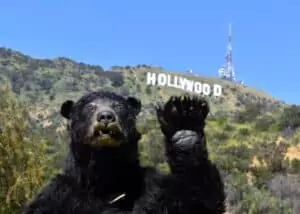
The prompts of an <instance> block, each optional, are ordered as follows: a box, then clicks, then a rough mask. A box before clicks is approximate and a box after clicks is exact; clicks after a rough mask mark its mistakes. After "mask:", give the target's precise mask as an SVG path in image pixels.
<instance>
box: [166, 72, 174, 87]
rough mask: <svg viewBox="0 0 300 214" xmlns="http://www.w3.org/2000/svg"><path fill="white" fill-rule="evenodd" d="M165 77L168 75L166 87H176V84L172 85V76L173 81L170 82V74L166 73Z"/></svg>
mask: <svg viewBox="0 0 300 214" xmlns="http://www.w3.org/2000/svg"><path fill="white" fill-rule="evenodd" d="M167 77H168V82H167V86H168V87H176V86H174V78H173V83H172V82H171V79H172V76H171V75H170V74H168V75H167Z"/></svg>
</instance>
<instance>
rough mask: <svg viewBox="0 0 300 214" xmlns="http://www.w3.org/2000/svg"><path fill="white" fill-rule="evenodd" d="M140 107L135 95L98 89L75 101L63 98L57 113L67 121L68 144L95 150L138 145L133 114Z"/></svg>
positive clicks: (138, 110)
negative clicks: (69, 141)
mask: <svg viewBox="0 0 300 214" xmlns="http://www.w3.org/2000/svg"><path fill="white" fill-rule="evenodd" d="M140 110H141V102H140V100H139V99H137V98H134V97H131V96H128V97H125V96H121V95H118V94H116V93H113V92H105V91H98V92H91V93H88V94H86V95H84V96H83V97H81V98H80V99H79V100H78V101H77V102H74V101H72V100H67V101H65V102H64V103H63V104H62V106H61V110H60V113H61V115H62V116H63V117H64V118H66V119H67V120H68V131H69V133H70V137H71V145H73V146H74V145H75V146H80V147H85V148H90V149H93V150H97V149H105V148H106V149H112V148H116V147H122V146H124V145H126V144H137V142H138V140H139V139H140V133H138V131H137V130H136V116H137V114H138V113H139V112H140Z"/></svg>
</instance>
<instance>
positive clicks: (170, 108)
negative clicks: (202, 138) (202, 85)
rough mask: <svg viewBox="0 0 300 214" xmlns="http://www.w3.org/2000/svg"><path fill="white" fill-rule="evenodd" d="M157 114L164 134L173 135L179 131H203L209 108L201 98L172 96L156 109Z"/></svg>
mask: <svg viewBox="0 0 300 214" xmlns="http://www.w3.org/2000/svg"><path fill="white" fill-rule="evenodd" d="M156 113H157V118H158V121H159V123H160V125H161V128H162V131H163V133H164V134H170V135H173V134H175V133H176V132H177V131H179V130H192V131H198V130H200V129H203V128H204V124H205V119H206V117H207V115H208V113H209V106H208V102H207V101H206V100H205V99H204V98H202V97H199V96H189V95H184V96H172V97H170V99H169V100H168V101H167V102H166V103H165V104H164V105H158V106H157V107H156Z"/></svg>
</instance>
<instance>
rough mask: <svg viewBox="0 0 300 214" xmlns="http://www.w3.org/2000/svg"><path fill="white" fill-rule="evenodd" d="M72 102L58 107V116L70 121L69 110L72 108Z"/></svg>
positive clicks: (69, 101) (66, 102)
mask: <svg viewBox="0 0 300 214" xmlns="http://www.w3.org/2000/svg"><path fill="white" fill-rule="evenodd" d="M73 105H74V102H73V101H72V100H67V101H65V102H64V103H63V104H62V105H61V107H60V114H61V115H62V116H63V117H64V118H67V119H70V116H71V110H72V108H73Z"/></svg>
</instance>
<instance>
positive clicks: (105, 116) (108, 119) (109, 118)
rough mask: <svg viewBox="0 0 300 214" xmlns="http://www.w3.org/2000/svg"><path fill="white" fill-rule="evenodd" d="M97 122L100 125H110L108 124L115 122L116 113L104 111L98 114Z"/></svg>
mask: <svg viewBox="0 0 300 214" xmlns="http://www.w3.org/2000/svg"><path fill="white" fill-rule="evenodd" d="M97 120H98V122H100V123H105V124H108V123H112V122H115V121H116V117H115V115H114V113H113V112H111V111H103V112H100V113H99V114H98V116H97Z"/></svg>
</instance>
